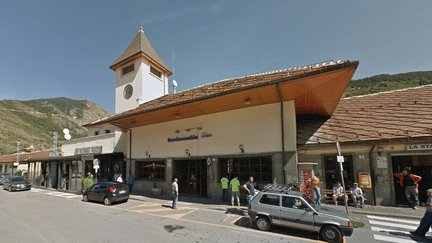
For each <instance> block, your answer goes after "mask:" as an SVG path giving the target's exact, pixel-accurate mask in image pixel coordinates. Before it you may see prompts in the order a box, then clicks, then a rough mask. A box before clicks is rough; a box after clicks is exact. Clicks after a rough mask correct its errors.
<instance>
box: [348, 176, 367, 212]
mask: <svg viewBox="0 0 432 243" xmlns="http://www.w3.org/2000/svg"><path fill="white" fill-rule="evenodd" d="M350 195H351V198H352V200H353V203H354V207H357V200H360V207H361V208H363V207H364V195H363V191H362V189H361V188H360V187H359V186H358V183H357V182H356V183H354V187H351V189H350Z"/></svg>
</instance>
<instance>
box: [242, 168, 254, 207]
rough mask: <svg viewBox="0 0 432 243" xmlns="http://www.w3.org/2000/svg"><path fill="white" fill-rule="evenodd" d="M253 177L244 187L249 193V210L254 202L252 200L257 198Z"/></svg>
mask: <svg viewBox="0 0 432 243" xmlns="http://www.w3.org/2000/svg"><path fill="white" fill-rule="evenodd" d="M253 180H254V178H253V176H250V177H249V181H248V182H246V184H244V185H243V187H244V189H245V190H246V191H247V193H248V194H247V196H246V201H247V207H248V208H249V205H250V203H251V202H252V199H253V198H254V197H255V188H254V183H253Z"/></svg>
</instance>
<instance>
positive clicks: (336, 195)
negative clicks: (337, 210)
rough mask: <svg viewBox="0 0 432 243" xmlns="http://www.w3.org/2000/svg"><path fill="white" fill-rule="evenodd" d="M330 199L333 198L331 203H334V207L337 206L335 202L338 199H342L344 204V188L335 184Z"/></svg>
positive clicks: (339, 184)
mask: <svg viewBox="0 0 432 243" xmlns="http://www.w3.org/2000/svg"><path fill="white" fill-rule="evenodd" d="M332 198H333V201H334V204H335V205H338V204H337V200H338V199H343V200H344V203H345V190H344V188H343V187H342V185H341V183H340V182H338V183H336V186H335V187H333V195H332Z"/></svg>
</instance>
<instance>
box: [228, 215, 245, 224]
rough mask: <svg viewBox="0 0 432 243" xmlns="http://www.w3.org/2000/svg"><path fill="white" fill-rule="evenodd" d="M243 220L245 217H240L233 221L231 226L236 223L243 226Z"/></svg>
mask: <svg viewBox="0 0 432 243" xmlns="http://www.w3.org/2000/svg"><path fill="white" fill-rule="evenodd" d="M242 220H243V216H240V217H238V218H236V219H234V220H233V221H231V224H234V223H237V222H238V223H239V224H241V222H242Z"/></svg>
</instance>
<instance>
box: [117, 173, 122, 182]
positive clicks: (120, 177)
mask: <svg viewBox="0 0 432 243" xmlns="http://www.w3.org/2000/svg"><path fill="white" fill-rule="evenodd" d="M117 182H123V178H122V174H120V175H119V176H118V177H117Z"/></svg>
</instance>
